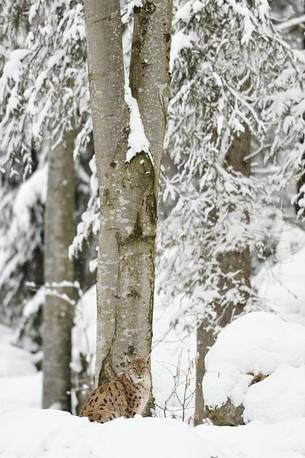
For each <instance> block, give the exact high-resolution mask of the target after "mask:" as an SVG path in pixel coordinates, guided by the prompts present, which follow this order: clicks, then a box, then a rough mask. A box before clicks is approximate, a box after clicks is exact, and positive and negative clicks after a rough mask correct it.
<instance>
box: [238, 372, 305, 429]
mask: <svg viewBox="0 0 305 458" xmlns="http://www.w3.org/2000/svg"><path fill="white" fill-rule="evenodd" d="M244 406H245V411H244V419H245V421H246V422H248V421H251V420H258V421H262V422H264V423H276V422H278V421H283V420H288V419H293V418H298V417H305V366H301V367H298V368H297V367H291V366H280V367H279V368H278V369H276V371H275V372H274V373H273V374H271V375H270V376H269V377H267V378H266V379H265V380H263V381H262V382H260V383H256V384H255V385H253V386H251V387H250V388H249V390H248V391H247V393H246V395H245V401H244Z"/></svg>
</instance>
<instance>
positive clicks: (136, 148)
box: [125, 84, 151, 162]
mask: <svg viewBox="0 0 305 458" xmlns="http://www.w3.org/2000/svg"><path fill="white" fill-rule="evenodd" d="M125 101H126V103H127V105H128V107H129V112H130V132H129V137H128V150H127V153H126V161H127V162H130V161H131V159H132V158H133V157H134V156H135V155H136V154H138V153H146V154H148V155H149V157H150V158H151V155H150V151H149V141H148V140H147V137H146V135H145V131H144V126H143V122H142V119H141V114H140V110H139V106H138V102H137V100H136V99H135V98H134V97H133V96H132V94H131V90H130V87H129V86H128V85H127V84H126V85H125Z"/></svg>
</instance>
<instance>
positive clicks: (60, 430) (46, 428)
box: [0, 410, 210, 458]
mask: <svg viewBox="0 0 305 458" xmlns="http://www.w3.org/2000/svg"><path fill="white" fill-rule="evenodd" d="M0 430H1V436H0V455H1V456H3V457H5V458H9V457H10V458H12V457H14V458H40V457H48V458H59V457H60V458H71V457H73V458H84V457H89V456H90V457H92V458H100V457H105V458H118V457H120V456H122V457H123V456H124V458H142V457H143V456H144V455H145V458H157V457H164V458H165V457H168V458H171V457H175V458H185V457H188V458H209V457H210V454H209V453H208V451H207V450H206V447H204V443H203V441H202V439H201V438H200V436H199V435H197V434H196V432H195V430H194V429H192V428H190V427H189V426H187V425H186V424H185V423H182V422H178V421H175V420H165V419H157V418H141V417H137V418H135V419H128V420H126V419H118V420H115V421H111V422H108V423H106V424H104V425H101V424H97V423H90V422H89V421H88V420H87V419H86V418H79V417H73V416H71V415H70V414H68V413H67V412H60V411H56V410H24V411H23V410H19V411H15V412H9V413H6V414H3V415H2V416H0ZM16 437H18V440H16Z"/></svg>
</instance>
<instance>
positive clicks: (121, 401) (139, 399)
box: [80, 358, 151, 423]
mask: <svg viewBox="0 0 305 458" xmlns="http://www.w3.org/2000/svg"><path fill="white" fill-rule="evenodd" d="M150 388H151V377H150V371H149V364H148V362H147V359H146V358H137V359H135V360H134V361H132V362H131V363H130V364H129V365H128V367H127V369H126V371H125V372H123V373H122V374H120V375H119V376H118V377H117V378H115V379H114V380H112V381H111V382H110V383H105V384H104V385H101V386H98V387H97V388H96V389H95V390H94V391H93V392H92V393H91V395H90V396H89V399H88V400H87V402H86V403H85V404H84V406H83V407H82V409H81V412H80V416H81V417H88V418H89V420H90V421H97V422H99V423H105V422H106V421H109V420H113V419H114V418H118V417H127V418H130V417H134V416H135V415H136V414H142V413H143V411H144V409H145V406H146V404H147V402H148V399H149V395H150Z"/></svg>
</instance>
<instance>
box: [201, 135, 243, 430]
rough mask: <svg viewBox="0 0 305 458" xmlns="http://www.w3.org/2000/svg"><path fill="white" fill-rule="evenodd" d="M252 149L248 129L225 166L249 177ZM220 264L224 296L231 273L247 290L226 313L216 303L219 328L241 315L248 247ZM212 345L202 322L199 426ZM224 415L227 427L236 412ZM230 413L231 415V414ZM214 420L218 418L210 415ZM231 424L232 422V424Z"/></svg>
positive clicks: (235, 143)
mask: <svg viewBox="0 0 305 458" xmlns="http://www.w3.org/2000/svg"><path fill="white" fill-rule="evenodd" d="M250 147H251V136H250V132H249V130H248V129H246V131H245V133H244V134H243V135H241V136H240V137H236V138H235V139H234V141H233V142H232V145H231V148H230V150H229V151H228V154H227V157H226V163H227V166H228V167H231V168H232V169H233V170H235V171H236V172H240V173H241V174H242V175H244V176H247V177H248V176H250V161H249V160H247V161H246V160H245V159H244V158H245V157H246V156H247V155H249V153H250ZM219 264H220V267H221V271H222V273H223V274H224V277H223V278H221V279H220V282H219V289H220V291H221V292H222V293H223V294H226V292H227V291H228V289H230V288H231V287H232V286H233V285H232V284H230V283H228V280H225V275H226V274H229V273H230V272H235V273H236V274H235V276H234V281H235V282H238V283H239V284H240V285H245V286H246V290H245V291H243V292H242V291H241V296H242V301H241V302H240V303H238V304H234V303H231V304H228V305H227V307H226V309H225V311H224V310H223V307H222V306H221V305H219V304H215V306H214V310H215V312H216V314H217V317H218V320H217V323H218V325H220V326H221V327H224V326H226V325H227V324H228V323H230V322H231V321H232V320H233V319H234V317H235V316H236V315H238V314H240V313H241V312H242V311H243V309H244V307H245V306H246V304H247V300H248V293H247V288H250V276H251V258H250V251H249V249H248V248H246V249H244V250H242V251H239V252H237V251H231V252H226V253H223V254H222V255H221V256H220V257H219ZM214 342H215V330H214V329H213V328H212V326H211V324H210V322H208V321H207V320H204V321H203V322H202V323H201V325H200V326H199V327H198V329H197V356H196V389H195V416H194V423H195V425H198V424H202V423H203V419H204V418H205V417H206V416H207V412H206V410H205V406H204V399H203V392H202V380H203V376H204V373H205V364H204V359H205V356H206V354H207V352H208V351H209V349H210V347H211V346H212V345H213V344H214ZM225 409H226V412H225V413H223V412H222V411H219V412H217V413H216V416H217V415H218V414H219V416H221V417H225V416H226V415H227V416H228V424H230V418H229V417H230V415H231V413H232V415H234V417H235V414H236V412H235V411H234V409H233V410H232V409H231V406H227V405H226V406H225ZM231 410H232V412H231ZM213 421H216V423H217V418H215V417H214V416H213ZM232 424H234V422H233V423H232Z"/></svg>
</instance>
